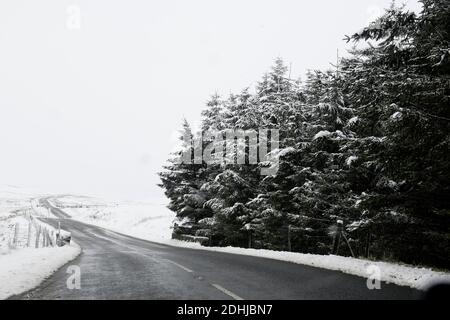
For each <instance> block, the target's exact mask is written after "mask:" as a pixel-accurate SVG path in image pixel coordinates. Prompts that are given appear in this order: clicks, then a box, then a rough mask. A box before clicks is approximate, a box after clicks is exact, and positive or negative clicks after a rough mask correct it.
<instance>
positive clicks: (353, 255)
mask: <svg viewBox="0 0 450 320" xmlns="http://www.w3.org/2000/svg"><path fill="white" fill-rule="evenodd" d="M342 236H343V237H344V240H345V243H346V244H347V246H348V249H349V250H350V253H351V254H352V257H353V258H354V257H355V254H354V253H353V250H352V247H351V246H350V242H348V239H347V237H346V235H345V232H342Z"/></svg>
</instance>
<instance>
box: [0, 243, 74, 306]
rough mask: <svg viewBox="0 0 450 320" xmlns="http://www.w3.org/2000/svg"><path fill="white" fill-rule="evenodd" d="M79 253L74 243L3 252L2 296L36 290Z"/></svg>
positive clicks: (0, 291) (0, 264) (0, 271)
mask: <svg viewBox="0 0 450 320" xmlns="http://www.w3.org/2000/svg"><path fill="white" fill-rule="evenodd" d="M80 252H81V249H80V247H79V246H78V245H77V244H75V243H73V242H72V244H71V245H70V246H64V247H48V248H40V249H34V248H24V249H19V250H13V251H10V253H9V254H4V255H0V283H1V285H0V299H6V298H8V297H9V296H12V295H16V294H20V293H23V292H25V291H28V290H31V289H33V288H34V287H36V286H38V285H39V284H40V283H41V282H42V281H44V280H45V279H46V278H47V277H49V276H50V275H51V274H53V273H54V272H55V271H56V270H58V269H59V268H61V267H62V266H63V265H65V264H66V263H67V262H69V261H71V260H73V259H75V258H76V257H77V256H78V255H79V254H80Z"/></svg>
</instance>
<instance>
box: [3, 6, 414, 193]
mask: <svg viewBox="0 0 450 320" xmlns="http://www.w3.org/2000/svg"><path fill="white" fill-rule="evenodd" d="M406 3H407V7H408V8H411V9H413V10H416V11H417V10H418V9H419V8H420V7H419V4H418V3H417V1H415V0H414V1H413V0H409V1H407V2H406ZM389 5H390V0H367V1H366V0H342V1H337V0H315V1H298V0H296V1H295V0H293V1H284V0H281V1H280V0H272V1H262V0H226V1H225V0H222V1H214V0H204V1H200V0H198V1H197V0H190V1H186V0H183V1H181V0H180V1H174V0H170V1H167V0H164V1H148V0H126V1H125V0H121V1H112V0H83V1H82V0H73V1H61V0H52V1H50V0H40V1H35V0H2V1H1V2H0V184H3V185H4V184H13V185H18V186H29V187H38V188H42V189H43V190H49V191H53V192H77V193H84V194H96V195H100V196H107V197H110V198H118V199H140V200H149V201H150V200H152V199H153V200H154V199H159V198H162V197H163V194H162V192H161V190H160V189H159V188H158V187H157V186H156V183H158V181H159V180H158V177H157V176H156V173H157V172H158V171H159V170H160V169H161V165H162V164H163V163H164V161H165V159H166V158H167V156H168V153H169V152H170V150H171V149H172V146H173V141H172V138H171V137H173V133H174V131H176V130H178V128H179V126H180V123H181V119H182V117H183V116H185V117H186V118H187V119H188V120H189V121H191V122H198V120H199V118H200V112H201V110H202V109H203V108H204V105H205V102H206V100H207V99H208V98H209V96H210V95H211V94H212V93H214V92H216V91H217V92H219V93H222V94H228V93H230V92H237V91H240V90H241V89H243V88H244V87H248V86H252V85H253V84H254V83H255V82H256V81H257V80H259V79H260V78H261V76H262V74H263V73H264V72H265V71H267V70H268V69H269V67H270V66H271V65H272V62H273V60H274V59H275V58H276V57H278V56H279V57H282V58H283V59H284V60H285V61H286V62H287V63H292V75H293V76H298V75H302V74H304V73H305V71H306V69H314V68H325V67H327V66H329V63H330V62H334V61H335V60H336V49H337V48H339V49H340V52H342V53H343V52H344V51H345V48H348V47H347V46H346V44H345V43H344V42H343V41H342V38H343V36H344V35H345V34H350V33H352V32H355V31H357V30H359V29H360V28H361V27H363V26H364V25H365V23H366V22H367V21H368V20H369V19H370V18H371V17H372V16H374V15H376V14H377V13H379V12H381V10H382V8H385V7H388V6H389ZM78 9H79V13H80V20H79V22H80V23H79V24H78V22H77V19H76V16H77V14H78V13H77V10H78ZM78 27H79V28H78Z"/></svg>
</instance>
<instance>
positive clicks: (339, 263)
mask: <svg viewBox="0 0 450 320" xmlns="http://www.w3.org/2000/svg"><path fill="white" fill-rule="evenodd" d="M53 202H54V203H55V204H56V205H59V206H61V207H64V209H63V210H64V211H65V212H67V213H69V214H70V215H72V217H73V218H74V219H77V220H80V221H83V222H86V223H90V224H94V225H98V226H101V227H104V228H108V229H112V230H114V231H118V232H120V233H123V234H128V235H131V236H134V237H137V238H142V239H145V240H150V241H155V242H159V243H164V244H168V245H172V246H179V247H186V248H191V249H197V250H209V251H217V252H227V253H233V254H242V255H249V256H255V257H263V258H269V259H276V260H282V261H288V262H292V263H298V264H303V265H308V266H313V267H318V268H324V269H329V270H337V271H341V272H344V273H348V274H352V275H357V276H361V277H365V278H368V277H370V276H374V275H376V272H377V270H379V272H380V278H379V280H381V281H384V282H388V283H394V284H397V285H401V286H409V287H412V288H417V289H421V290H424V289H426V288H427V287H428V286H429V285H430V284H432V283H434V282H438V281H440V282H442V281H445V282H450V274H449V273H445V272H438V271H434V270H432V269H430V268H419V267H414V266H409V265H401V264H395V263H388V262H376V261H370V260H365V259H355V258H349V257H341V256H333V255H312V254H302V253H295V252H282V251H271V250H257V249H245V248H235V247H226V248H221V247H203V246H201V245H200V244H198V243H192V242H184V241H178V240H173V239H171V229H170V227H171V225H172V221H173V219H174V218H175V216H174V214H173V213H172V212H170V211H169V210H168V209H167V208H165V206H164V205H149V204H131V203H130V204H109V205H108V204H107V203H104V202H102V201H100V200H96V199H93V198H84V197H80V198H77V197H71V196H68V197H65V198H57V199H54V200H53ZM80 204H81V205H82V208H70V206H74V207H75V206H79V205H80ZM373 266H376V267H378V268H379V269H374V268H373ZM374 270H375V271H374Z"/></svg>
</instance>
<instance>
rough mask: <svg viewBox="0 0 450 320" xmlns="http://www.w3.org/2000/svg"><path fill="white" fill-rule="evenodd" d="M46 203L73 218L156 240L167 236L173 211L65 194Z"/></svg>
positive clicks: (141, 204)
mask: <svg viewBox="0 0 450 320" xmlns="http://www.w3.org/2000/svg"><path fill="white" fill-rule="evenodd" d="M49 202H50V203H51V204H53V205H54V206H56V207H59V208H61V209H63V211H64V212H66V213H67V214H69V215H70V216H71V217H72V218H73V219H76V220H79V221H82V222H85V223H90V224H95V225H97V226H100V227H103V228H107V229H110V230H113V231H117V232H120V233H126V234H128V235H131V236H135V237H139V238H143V239H146V240H151V241H156V242H166V241H169V240H170V239H171V233H172V229H171V226H172V222H173V220H174V218H175V214H174V213H173V212H171V211H170V210H169V209H167V208H166V206H165V205H164V204H149V203H139V202H116V203H114V202H108V201H105V200H102V199H98V198H92V197H85V196H74V195H65V196H58V197H54V198H50V199H49Z"/></svg>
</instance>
